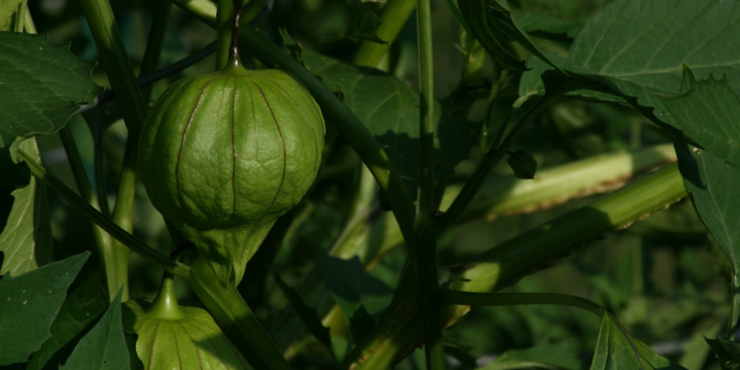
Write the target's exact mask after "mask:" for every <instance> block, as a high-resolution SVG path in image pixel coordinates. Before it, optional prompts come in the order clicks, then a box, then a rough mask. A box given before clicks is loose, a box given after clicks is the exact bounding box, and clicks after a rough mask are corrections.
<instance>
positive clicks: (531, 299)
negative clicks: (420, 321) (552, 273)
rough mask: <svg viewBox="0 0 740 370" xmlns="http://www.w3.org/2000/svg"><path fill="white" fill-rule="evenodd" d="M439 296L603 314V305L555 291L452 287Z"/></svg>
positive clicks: (472, 303) (479, 303)
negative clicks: (483, 290) (488, 290)
mask: <svg viewBox="0 0 740 370" xmlns="http://www.w3.org/2000/svg"><path fill="white" fill-rule="evenodd" d="M439 297H440V299H441V300H442V301H443V302H444V303H449V304H454V305H460V306H519V305H533V304H554V305H558V306H570V307H578V308H582V309H584V310H586V311H589V312H592V313H593V314H594V315H596V316H598V317H599V318H601V317H603V316H604V313H606V310H605V309H604V307H601V306H599V305H598V304H596V303H594V302H591V301H589V300H588V299H585V298H581V297H576V296H572V295H567V294H556V293H471V292H462V291H459V290H452V289H444V288H443V289H440V290H439Z"/></svg>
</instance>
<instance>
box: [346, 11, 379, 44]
mask: <svg viewBox="0 0 740 370" xmlns="http://www.w3.org/2000/svg"><path fill="white" fill-rule="evenodd" d="M378 27H380V19H378V15H377V14H375V12H372V11H371V12H366V13H363V14H361V15H359V16H357V17H356V18H355V19H354V20H353V21H352V25H351V26H350V29H349V30H348V32H347V34H348V35H349V36H351V37H355V38H358V39H362V40H368V41H372V42H377V43H378V44H387V42H385V41H383V40H381V39H380V37H378Z"/></svg>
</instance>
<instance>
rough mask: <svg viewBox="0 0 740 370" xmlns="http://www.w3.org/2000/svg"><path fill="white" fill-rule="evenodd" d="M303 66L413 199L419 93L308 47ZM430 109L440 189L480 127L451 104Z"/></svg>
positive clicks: (383, 74)
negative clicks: (384, 156)
mask: <svg viewBox="0 0 740 370" xmlns="http://www.w3.org/2000/svg"><path fill="white" fill-rule="evenodd" d="M303 62H304V64H305V65H306V68H308V70H310V71H311V72H312V73H314V74H316V75H318V76H319V77H320V78H321V80H322V82H323V83H324V84H325V85H326V86H328V87H329V88H330V89H332V90H333V91H341V92H342V93H343V95H344V100H343V102H344V104H345V105H347V107H348V108H349V109H350V110H352V112H353V113H354V114H355V115H356V116H357V117H358V118H359V119H360V121H362V123H364V124H365V126H366V127H367V129H368V130H369V131H370V132H371V133H372V134H373V135H374V136H375V139H376V140H377V141H378V142H379V143H380V145H381V146H382V147H383V149H384V150H385V151H386V153H388V156H389V157H390V159H391V162H392V163H393V165H394V166H395V167H396V169H397V170H398V171H399V172H400V174H401V176H402V177H403V178H404V180H405V181H406V184H407V186H408V189H409V191H410V192H411V195H412V197H414V198H415V194H416V191H417V187H418V177H419V94H418V93H417V92H415V91H413V90H412V89H411V88H409V87H408V86H407V85H406V84H404V83H403V82H400V81H398V80H396V79H395V78H393V77H392V76H390V75H388V74H386V73H383V72H380V71H378V70H375V69H370V68H359V67H355V66H351V65H348V64H344V63H341V62H339V61H337V60H335V59H332V58H329V57H326V56H322V55H320V54H317V53H316V52H313V51H311V50H309V49H303ZM435 110H436V114H435V116H436V119H435V123H436V125H437V126H436V129H435V140H434V148H435V150H434V158H435V161H436V162H437V163H438V164H439V168H438V169H437V170H436V171H435V175H437V181H438V187H439V188H442V187H443V186H444V184H445V183H446V181H447V179H448V178H449V176H450V175H451V174H453V173H454V168H455V166H456V165H457V164H458V163H460V161H462V160H465V159H467V158H468V157H469V153H470V150H471V149H472V148H473V147H474V146H475V145H476V144H477V142H478V138H479V135H480V124H479V123H473V122H469V121H467V120H466V119H464V118H462V117H460V116H458V115H457V114H455V112H454V102H453V101H451V100H444V101H442V102H440V103H439V104H438V105H437V106H436V107H435ZM437 193H438V194H439V195H441V192H437Z"/></svg>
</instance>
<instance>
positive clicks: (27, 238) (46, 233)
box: [0, 139, 54, 276]
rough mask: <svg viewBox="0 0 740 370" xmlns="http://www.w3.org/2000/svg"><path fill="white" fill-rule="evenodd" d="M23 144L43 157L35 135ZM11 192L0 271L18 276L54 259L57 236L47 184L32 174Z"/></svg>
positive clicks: (0, 248) (0, 234)
mask: <svg viewBox="0 0 740 370" xmlns="http://www.w3.org/2000/svg"><path fill="white" fill-rule="evenodd" d="M20 147H21V148H22V149H23V151H24V152H26V153H29V154H30V155H32V156H35V157H36V160H37V161H40V157H39V154H38V148H37V147H36V140H35V139H30V140H26V141H24V142H23V143H21V144H20ZM12 195H13V197H14V198H15V200H14V202H13V207H12V209H11V210H10V215H9V216H8V221H7V224H6V225H5V228H4V229H3V230H2V231H0V252H3V254H4V256H5V259H4V261H3V262H2V264H0V267H2V268H0V275H5V274H7V273H11V274H13V275H15V276H18V275H21V274H23V273H26V272H28V271H31V270H33V269H35V268H37V267H39V266H42V265H45V264H47V263H49V262H51V261H52V260H53V258H54V256H53V245H54V240H53V238H52V235H51V219H50V218H49V202H48V199H47V197H46V187H45V186H44V184H43V183H41V182H39V181H38V180H37V179H36V178H35V177H31V179H30V180H29V183H28V185H26V186H24V187H22V188H19V189H16V190H14V191H13V193H12Z"/></svg>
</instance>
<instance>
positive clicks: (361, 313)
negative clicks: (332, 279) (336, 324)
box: [349, 305, 375, 342]
mask: <svg viewBox="0 0 740 370" xmlns="http://www.w3.org/2000/svg"><path fill="white" fill-rule="evenodd" d="M373 326H375V319H373V317H372V316H370V314H369V313H367V310H366V309H365V306H363V305H360V308H358V309H357V310H356V311H355V312H354V314H352V316H351V317H350V318H349V330H350V332H351V333H352V337H353V338H354V339H355V342H359V341H361V340H362V339H363V338H364V337H365V335H366V334H367V333H369V332H370V329H372V328H373Z"/></svg>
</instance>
